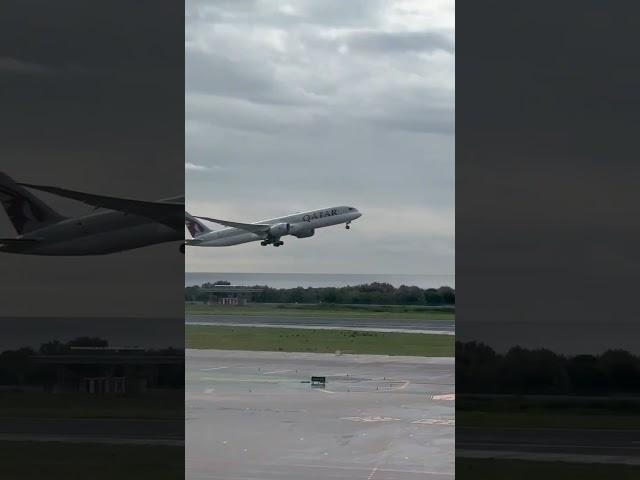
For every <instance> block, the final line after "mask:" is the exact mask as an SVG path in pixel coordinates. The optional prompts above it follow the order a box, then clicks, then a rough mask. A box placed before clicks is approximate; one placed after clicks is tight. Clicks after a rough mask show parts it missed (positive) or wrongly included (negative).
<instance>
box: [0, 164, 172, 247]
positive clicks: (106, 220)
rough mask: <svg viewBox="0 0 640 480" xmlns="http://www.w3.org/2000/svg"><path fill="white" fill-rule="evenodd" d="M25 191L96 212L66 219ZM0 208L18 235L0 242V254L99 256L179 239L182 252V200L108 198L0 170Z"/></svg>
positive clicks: (0, 239)
mask: <svg viewBox="0 0 640 480" xmlns="http://www.w3.org/2000/svg"><path fill="white" fill-rule="evenodd" d="M24 187H27V188H31V189H35V190H40V191H43V192H48V193H53V194H55V195H58V196H61V197H66V198H70V199H73V200H78V201H80V202H83V203H86V204H88V205H91V206H93V207H95V209H96V210H97V211H94V212H92V213H90V214H88V215H82V216H78V217H65V216H63V215H61V214H60V213H58V212H56V211H55V210H53V209H52V208H51V207H50V206H49V205H47V204H46V203H44V202H43V201H42V200H40V199H39V198H38V197H36V196H35V195H33V194H32V193H31V192H29V191H27V190H26V188H24ZM0 206H2V207H3V208H4V210H5V212H6V214H7V216H8V217H9V220H10V221H11V223H12V224H13V227H14V229H15V230H16V233H17V234H18V235H17V236H16V237H13V238H0V253H1V252H5V253H13V254H22V255H47V256H49V255H52V256H83V255H104V254H108V253H115V252H122V251H125V250H131V249H134V248H140V247H146V246H148V245H155V244H158V243H165V242H178V241H179V242H180V246H179V248H180V251H181V252H182V253H184V227H183V226H182V222H181V221H180V220H182V214H183V212H184V197H182V196H180V197H174V198H169V199H166V200H160V201H145V200H132V199H125V198H115V197H107V196H104V195H95V194H92V193H85V192H77V191H74V190H67V189H64V188H59V187H52V186H46V185H30V184H25V183H22V184H18V183H16V182H14V181H13V180H12V179H11V178H10V177H9V176H7V175H5V174H3V173H1V172H0ZM181 230H182V231H181Z"/></svg>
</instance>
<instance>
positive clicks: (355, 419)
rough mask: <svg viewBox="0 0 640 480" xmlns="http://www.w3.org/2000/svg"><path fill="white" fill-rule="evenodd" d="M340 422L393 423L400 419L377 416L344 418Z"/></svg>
mask: <svg viewBox="0 0 640 480" xmlns="http://www.w3.org/2000/svg"><path fill="white" fill-rule="evenodd" d="M340 420H349V421H351V422H365V423H370V422H393V421H396V420H400V419H399V418H393V417H377V416H373V417H342V418H341V419H340Z"/></svg>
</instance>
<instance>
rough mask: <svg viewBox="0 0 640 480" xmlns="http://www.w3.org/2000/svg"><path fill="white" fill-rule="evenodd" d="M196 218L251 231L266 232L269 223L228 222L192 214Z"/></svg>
mask: <svg viewBox="0 0 640 480" xmlns="http://www.w3.org/2000/svg"><path fill="white" fill-rule="evenodd" d="M194 217H196V218H201V219H202V220H207V221H208V222H213V223H219V224H220V225H224V226H226V227H232V228H239V229H241V230H246V231H247V232H251V233H258V234H259V233H268V232H269V229H270V228H271V225H267V224H262V223H240V222H229V221H227V220H220V219H217V218H210V217H199V216H197V215H194Z"/></svg>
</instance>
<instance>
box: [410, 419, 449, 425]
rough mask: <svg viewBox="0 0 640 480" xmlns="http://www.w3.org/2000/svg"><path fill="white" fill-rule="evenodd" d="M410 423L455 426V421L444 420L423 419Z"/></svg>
mask: <svg viewBox="0 0 640 480" xmlns="http://www.w3.org/2000/svg"><path fill="white" fill-rule="evenodd" d="M411 423H413V424H415V425H455V424H456V421H455V420H451V419H446V418H423V419H421V420H416V421H414V422H411Z"/></svg>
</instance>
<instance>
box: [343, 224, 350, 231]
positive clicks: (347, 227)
mask: <svg viewBox="0 0 640 480" xmlns="http://www.w3.org/2000/svg"><path fill="white" fill-rule="evenodd" d="M350 223H351V222H347V224H346V225H345V226H344V228H346V229H347V230H349V229H350V228H351V227H350V226H349V224H350Z"/></svg>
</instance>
